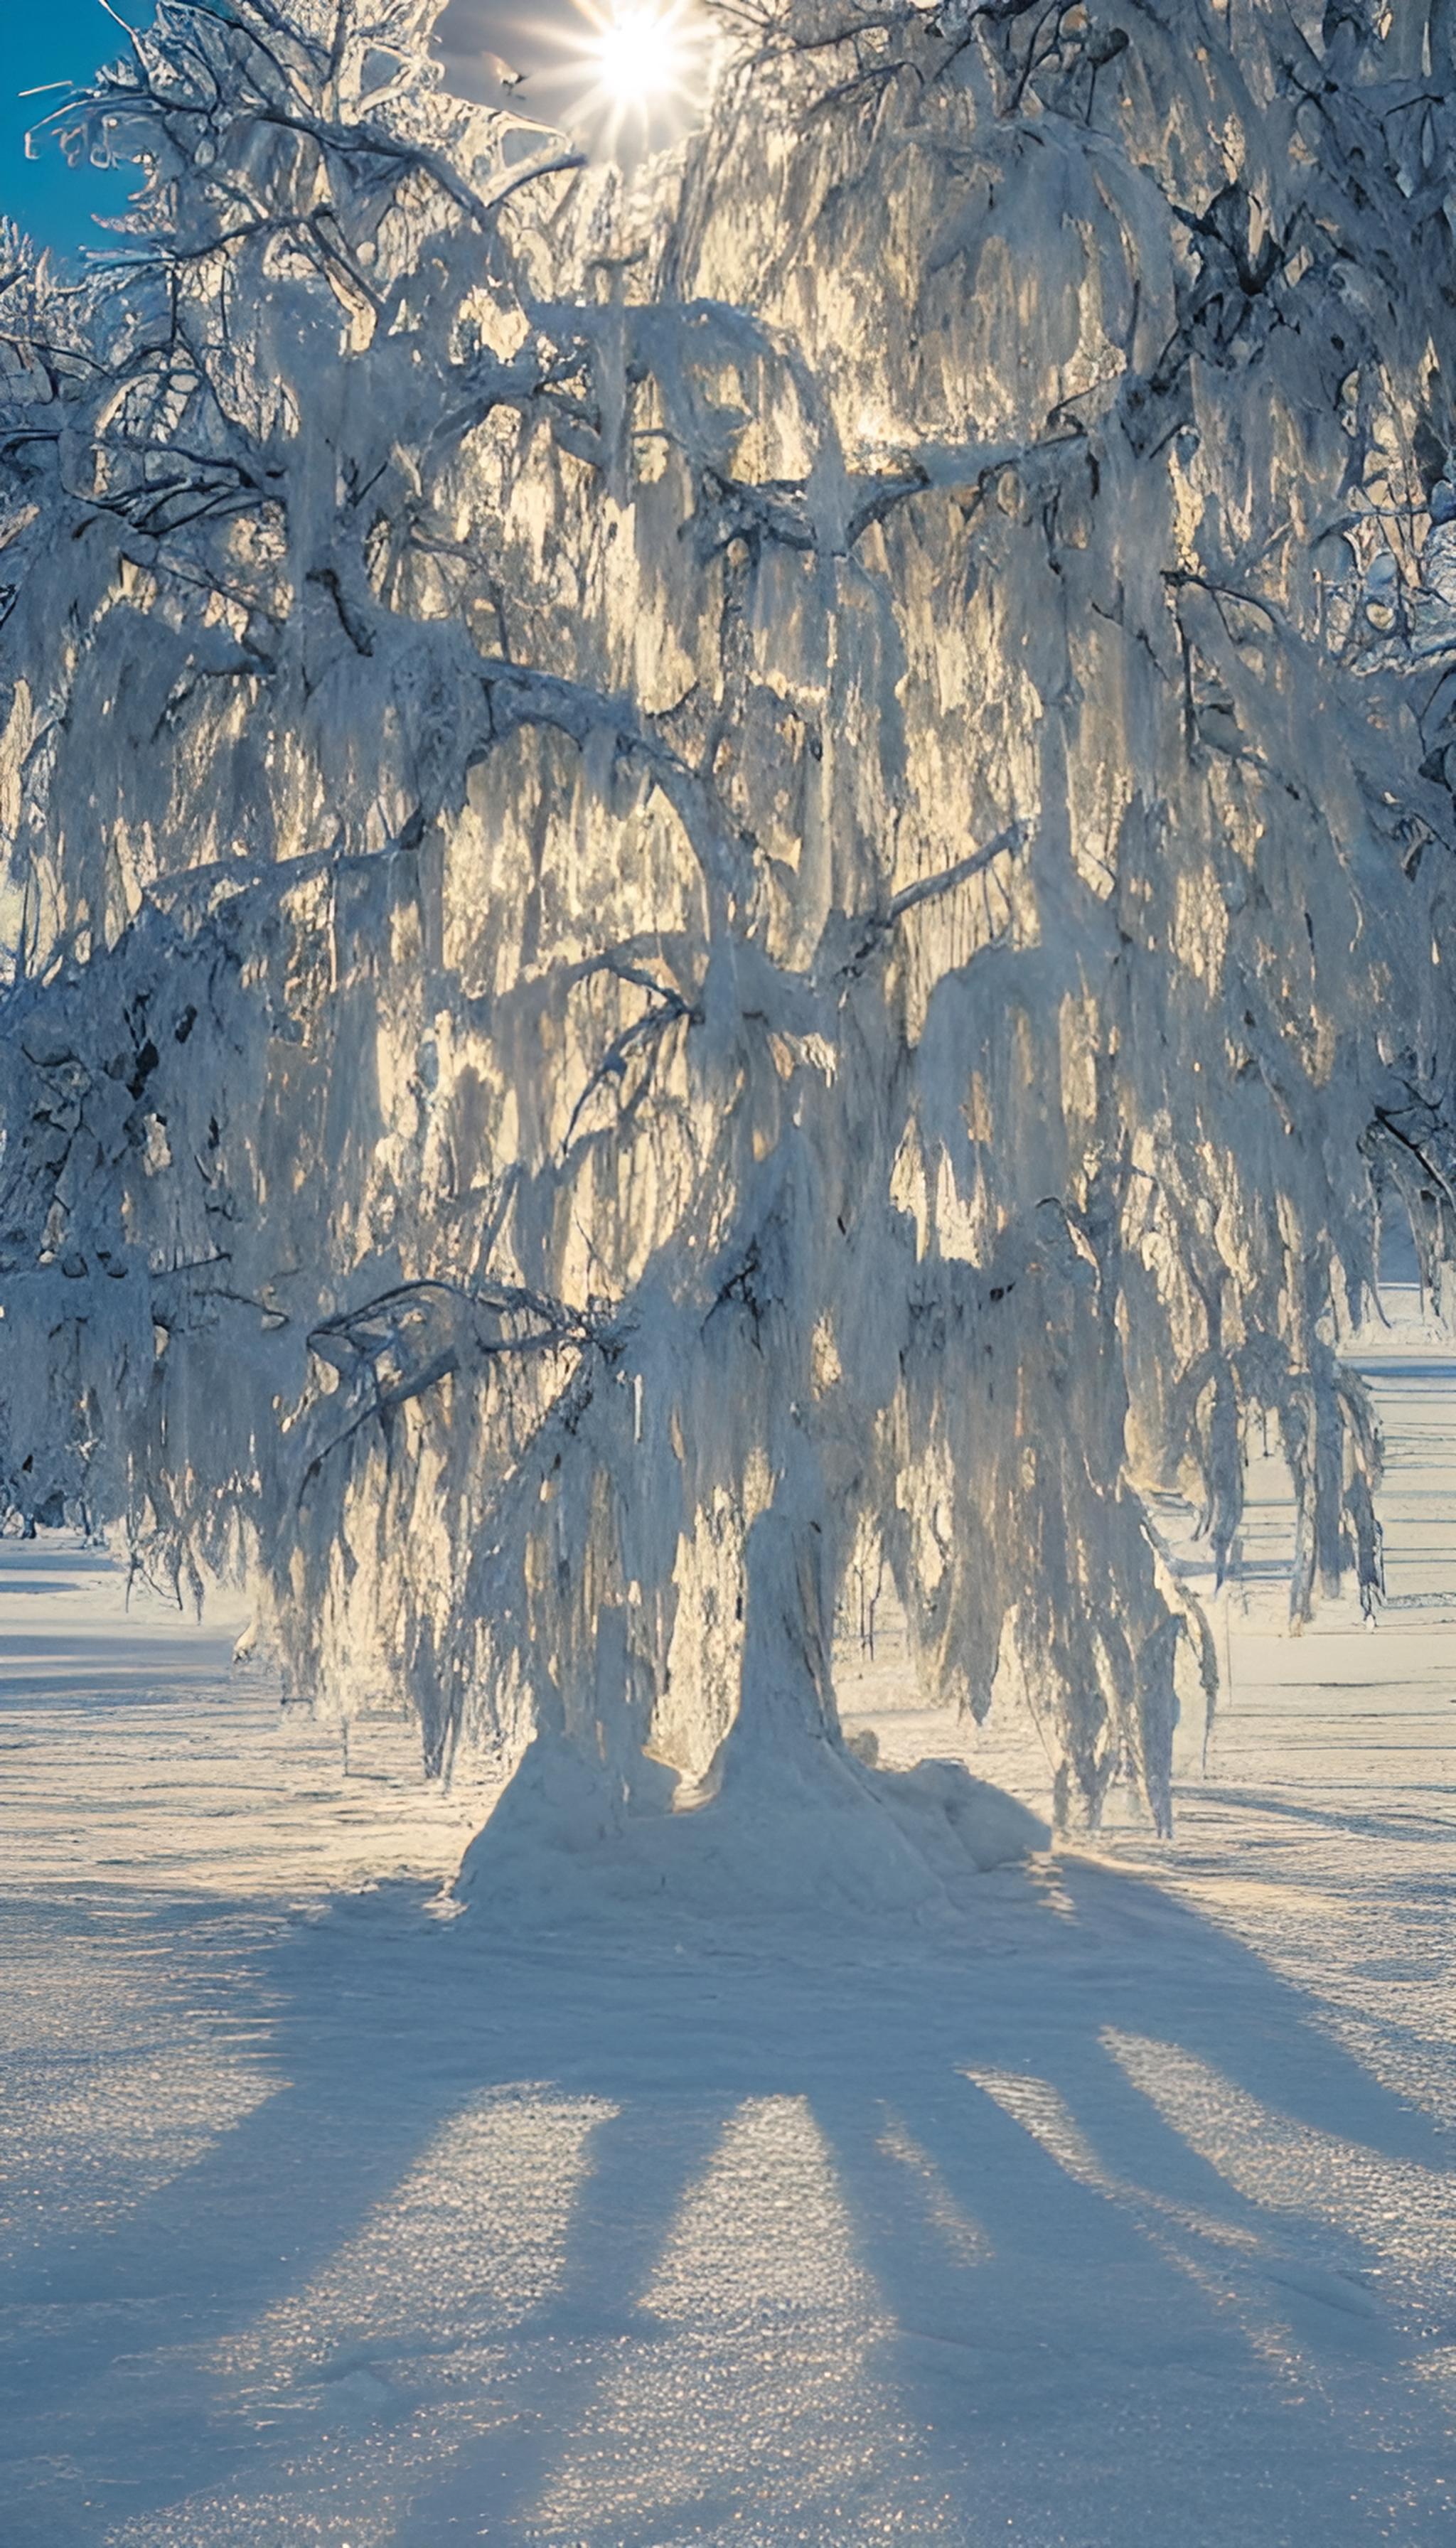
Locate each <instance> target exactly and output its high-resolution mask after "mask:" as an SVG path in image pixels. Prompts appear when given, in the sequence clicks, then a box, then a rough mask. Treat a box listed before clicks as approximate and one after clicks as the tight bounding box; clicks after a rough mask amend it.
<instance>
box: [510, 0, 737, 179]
mask: <svg viewBox="0 0 1456 2548" xmlns="http://www.w3.org/2000/svg"><path fill="white" fill-rule="evenodd" d="M575 6H576V14H577V20H578V24H577V25H576V27H575V28H574V29H573V30H572V31H571V33H569V34H568V33H567V31H566V30H565V29H563V30H562V32H561V34H560V35H559V36H557V37H555V38H554V40H553V48H554V49H556V50H557V52H558V56H559V62H560V66H559V68H554V69H548V70H547V71H545V73H544V75H543V77H542V80H541V82H540V86H541V88H542V90H543V91H545V90H550V89H556V90H562V91H565V90H568V89H570V90H571V91H573V92H574V95H573V96H572V98H571V103H570V105H569V106H568V107H567V111H566V116H565V121H566V122H567V123H568V124H569V125H570V126H572V127H574V128H576V129H577V130H579V131H580V130H583V129H586V130H588V131H594V132H595V133H596V134H597V136H598V137H599V139H600V141H601V142H604V143H605V145H606V147H607V148H608V150H613V151H620V150H621V149H623V147H624V146H625V148H626V151H627V155H628V156H635V153H636V150H637V149H639V148H640V147H642V146H643V145H644V144H648V143H656V142H657V141H659V140H663V139H670V138H671V137H673V135H674V134H675V133H678V132H681V131H683V129H684V128H685V126H686V125H687V123H688V122H689V121H690V120H691V117H692V115H693V112H694V110H695V109H696V107H697V106H698V104H699V102H700V97H701V90H702V87H703V84H704V71H705V55H706V49H707V47H706V37H705V21H704V17H703V13H702V9H701V7H700V5H699V0H575ZM543 102H544V101H543Z"/></svg>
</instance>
